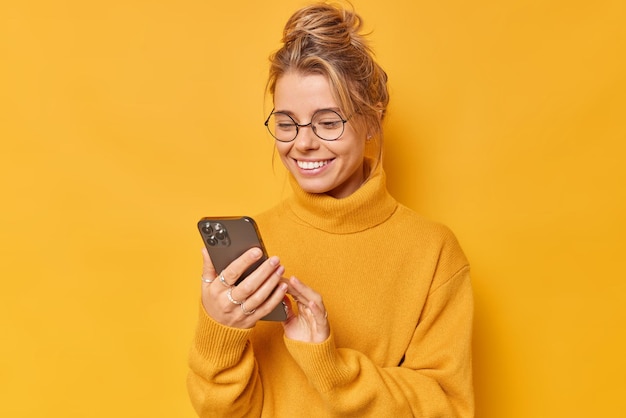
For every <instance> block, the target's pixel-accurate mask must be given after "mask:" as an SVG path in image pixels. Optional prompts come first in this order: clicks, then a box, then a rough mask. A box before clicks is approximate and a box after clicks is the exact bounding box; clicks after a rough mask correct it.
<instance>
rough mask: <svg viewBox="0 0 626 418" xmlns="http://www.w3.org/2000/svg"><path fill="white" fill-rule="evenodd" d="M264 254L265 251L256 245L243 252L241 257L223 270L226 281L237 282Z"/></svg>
mask: <svg viewBox="0 0 626 418" xmlns="http://www.w3.org/2000/svg"><path fill="white" fill-rule="evenodd" d="M262 256H263V251H261V249H260V248H257V247H254V248H251V249H249V250H248V251H246V252H245V253H243V254H242V255H241V256H240V257H238V258H237V259H235V261H233V262H232V263H230V264H229V265H228V267H226V268H225V269H224V271H222V272H221V274H223V276H224V281H225V282H226V284H227V285H233V284H235V282H237V279H239V277H241V275H242V274H243V273H244V272H245V271H246V270H247V269H248V267H250V266H251V265H252V264H254V263H255V262H256V261H257V260H259V259H260V258H261V257H262Z"/></svg>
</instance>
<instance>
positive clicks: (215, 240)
mask: <svg viewBox="0 0 626 418" xmlns="http://www.w3.org/2000/svg"><path fill="white" fill-rule="evenodd" d="M198 230H199V231H200V235H201V236H202V240H203V242H204V245H205V247H206V249H207V251H208V253H209V256H210V257H211V262H212V263H213V267H214V268H215V271H216V272H217V273H218V274H219V273H220V272H222V271H223V270H224V269H226V268H227V267H228V266H229V265H230V264H231V263H232V262H233V261H234V260H236V259H237V258H239V257H240V256H241V255H242V254H243V253H245V252H246V251H248V250H249V249H251V248H254V247H258V248H260V249H261V251H262V252H263V255H262V257H261V258H260V259H258V260H257V261H256V262H254V263H253V264H252V265H251V266H250V267H248V268H247V269H246V270H245V271H244V272H243V274H241V276H240V277H239V279H238V280H237V281H236V283H235V284H234V285H235V286H236V285H238V284H239V283H241V281H243V280H245V279H246V277H248V276H249V275H250V274H251V273H252V272H254V271H255V270H256V269H257V268H258V267H259V266H260V265H261V264H263V263H264V262H265V261H266V260H267V258H268V256H267V252H266V251H265V247H264V246H263V241H262V240H261V237H260V234H259V230H258V228H257V226H256V223H255V222H254V220H253V219H252V218H250V217H247V216H243V217H216V218H210V217H206V218H202V219H200V221H199V222H198ZM286 318H287V314H286V312H285V306H284V303H282V302H281V303H279V304H278V305H277V306H276V307H275V308H274V310H273V311H272V312H270V313H269V314H268V315H266V316H264V317H263V318H261V319H262V320H266V321H284V320H285V319H286Z"/></svg>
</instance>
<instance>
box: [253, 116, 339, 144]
mask: <svg viewBox="0 0 626 418" xmlns="http://www.w3.org/2000/svg"><path fill="white" fill-rule="evenodd" d="M346 122H348V121H347V120H346V119H344V118H342V117H341V115H340V114H339V113H337V112H335V111H334V110H331V109H321V110H318V111H317V112H315V113H314V114H313V117H311V122H309V123H305V124H300V123H297V122H296V121H295V120H294V119H293V118H292V117H291V116H290V115H288V114H287V113H283V112H274V111H273V110H272V113H270V115H269V116H268V117H267V120H266V121H265V126H266V127H267V130H268V131H270V134H272V136H273V137H274V138H276V140H277V141H280V142H291V141H293V140H294V139H296V137H297V136H298V132H300V128H306V127H307V126H310V127H311V129H312V130H313V133H314V134H315V135H316V136H317V137H318V138H320V139H323V140H324V141H334V140H336V139H339V138H340V137H341V135H343V130H344V128H345V125H346Z"/></svg>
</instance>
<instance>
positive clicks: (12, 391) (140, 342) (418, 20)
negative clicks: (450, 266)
mask: <svg viewBox="0 0 626 418" xmlns="http://www.w3.org/2000/svg"><path fill="white" fill-rule="evenodd" d="M303 4H305V3H304V2H302V1H288V0H273V1H270V2H267V1H266V2H260V1H239V2H212V1H198V0H178V1H147V0H144V1H138V0H134V1H133V0H108V1H103V0H96V1H69V0H68V1H48V2H35V1H19V2H17V1H14V2H9V1H3V2H2V3H1V5H0V138H1V146H0V185H1V202H2V203H1V204H0V207H1V209H0V211H1V217H0V222H1V224H0V236H1V240H0V250H1V252H0V254H1V257H2V259H1V262H0V277H1V279H2V282H1V283H2V285H1V291H0V331H1V334H0V335H1V338H2V340H1V343H0V397H1V400H0V416H3V417H11V418H17V417H81V418H82V417H192V416H193V412H192V410H191V407H190V406H189V402H188V400H187V394H186V389H185V375H186V357H187V351H188V347H189V345H190V341H191V339H192V335H193V329H194V325H195V319H196V311H197V302H198V291H199V273H200V248H201V245H202V244H201V241H200V239H199V235H198V234H197V231H196V230H195V222H196V221H197V219H198V218H200V217H201V216H204V215H208V214H254V213H257V212H259V211H260V210H263V209H265V208H267V207H269V206H270V205H272V204H273V203H274V202H276V201H277V200H278V199H280V198H281V196H282V195H283V193H284V187H285V183H284V177H283V174H284V173H283V172H282V170H281V168H280V167H279V164H280V163H279V162H278V161H277V160H276V161H275V167H274V168H272V160H273V156H272V146H273V144H272V141H271V140H270V138H269V137H268V135H267V134H266V133H265V131H264V127H263V125H262V122H263V120H264V116H265V112H266V111H267V110H268V109H267V103H264V96H263V88H264V83H265V77H266V71H267V56H268V54H269V53H270V52H271V51H272V50H274V49H275V48H276V47H277V46H278V41H279V38H280V34H281V29H282V25H283V24H284V22H285V20H286V19H287V17H288V16H289V14H290V13H291V12H292V11H293V10H295V9H296V8H297V7H299V6H300V5H303ZM354 4H355V5H356V7H357V11H359V12H360V13H361V14H362V15H363V16H364V18H365V21H366V27H367V29H371V30H373V31H374V32H373V35H372V38H371V39H372V40H373V46H374V48H375V50H376V51H377V56H378V59H379V61H380V63H381V64H382V65H383V66H384V67H385V69H386V70H387V71H388V73H389V76H390V87H391V93H392V102H391V106H390V109H389V118H388V120H387V131H386V132H387V137H386V141H387V143H386V145H387V148H386V158H385V166H386V169H387V171H388V175H389V180H390V189H391V191H392V192H393V193H394V195H395V196H396V197H397V198H398V199H399V200H400V201H401V202H403V203H405V204H406V205H408V206H410V207H411V208H413V209H415V210H417V211H419V212H421V213H423V214H425V215H426V216H428V217H430V218H433V219H437V220H440V221H442V222H444V223H446V224H447V225H449V226H450V227H451V228H452V229H453V230H454V231H455V232H456V233H457V235H458V237H459V239H460V241H461V243H462V245H463V247H464V248H465V250H466V252H467V254H468V256H469V257H470V259H471V261H472V265H473V280H474V288H475V295H476V324H475V370H476V373H475V374H476V376H475V380H476V396H477V416H478V417H481V418H517V417H519V418H522V417H523V418H538V417H546V418H553V417H568V418H572V417H603V418H607V417H621V416H623V413H624V412H623V411H624V410H626V396H624V394H626V360H624V359H625V358H626V357H625V355H624V353H626V335H625V323H626V321H625V320H626V307H625V303H624V302H625V300H624V299H625V294H626V284H625V281H624V273H623V272H624V267H623V259H624V258H623V257H624V255H623V253H624V249H625V247H626V246H625V245H624V236H625V232H626V228H625V226H626V222H625V215H624V213H625V212H626V192H625V190H626V187H625V184H624V183H625V180H626V170H625V169H624V162H623V160H624V158H625V151H626V145H625V143H626V118H625V114H626V60H625V58H624V57H625V56H626V25H624V22H626V10H625V9H626V3H625V2H624V1H623V0H598V1H593V2H592V1H565V0H560V1H544V0H541V1H539V0H532V1H528V0H525V1H523V0H513V1H507V2H500V1H495V0H493V1H487V0H479V1H473V2H466V1H460V0H444V1H438V2H433V1H410V0H403V1H400V0H396V1H394V0H390V1H377V0H355V1H354ZM300 238H301V237H300ZM300 238H294V239H300ZM381 245H393V243H390V242H384V241H381ZM374 279H375V278H372V280H374ZM294 414H295V412H294ZM296 415H297V414H296ZM296 415H294V416H296Z"/></svg>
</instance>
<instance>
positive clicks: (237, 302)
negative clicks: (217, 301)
mask: <svg viewBox="0 0 626 418" xmlns="http://www.w3.org/2000/svg"><path fill="white" fill-rule="evenodd" d="M234 288H235V286H231V287H230V288H229V289H228V290H227V291H226V296H227V297H228V300H229V301H230V303H233V304H235V305H243V302H245V300H243V301H241V302H240V301H238V300H235V299H234V298H233V289H234Z"/></svg>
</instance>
